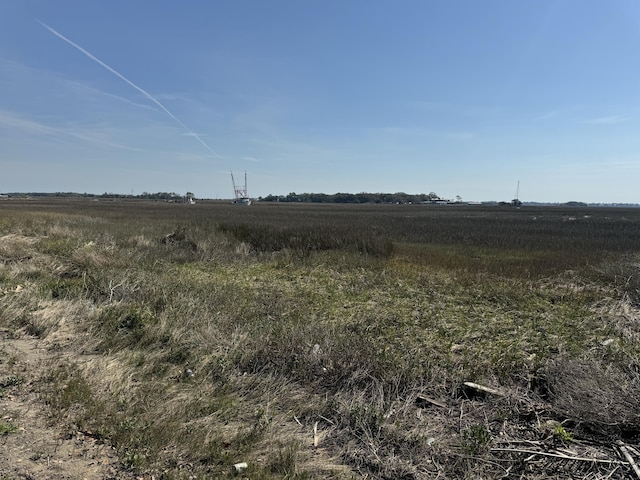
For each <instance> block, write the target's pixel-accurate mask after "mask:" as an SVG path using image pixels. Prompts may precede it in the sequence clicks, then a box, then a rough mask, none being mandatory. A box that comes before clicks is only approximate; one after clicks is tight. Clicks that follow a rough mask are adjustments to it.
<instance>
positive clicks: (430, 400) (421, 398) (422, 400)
mask: <svg viewBox="0 0 640 480" xmlns="http://www.w3.org/2000/svg"><path fill="white" fill-rule="evenodd" d="M416 402H419V403H430V404H431V405H435V406H436V407H440V408H447V405H446V404H444V403H442V402H441V401H439V400H435V399H433V398H429V397H425V396H424V395H417V396H416Z"/></svg>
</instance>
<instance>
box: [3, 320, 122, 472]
mask: <svg viewBox="0 0 640 480" xmlns="http://www.w3.org/2000/svg"><path fill="white" fill-rule="evenodd" d="M0 342H1V343H0V385H1V386H2V387H3V388H0V419H1V420H2V424H3V425H10V426H15V427H17V429H16V431H15V432H13V433H5V434H4V435H2V436H0V478H3V479H4V478H7V479H38V480H40V479H47V480H61V479H74V480H76V479H87V480H93V479H96V480H97V479H101V480H102V479H123V478H133V477H131V476H130V475H129V474H128V473H127V472H125V471H123V470H122V469H121V467H120V464H119V462H118V459H117V457H116V455H115V452H114V451H113V450H112V448H111V447H110V446H108V445H105V444H104V443H101V442H100V441H98V440H96V439H94V438H92V437H91V436H90V435H89V434H88V433H87V432H85V433H83V432H77V431H75V432H74V431H63V430H61V429H60V428H58V427H57V426H55V425H52V424H51V423H50V421H49V412H48V407H47V406H46V405H45V404H44V401H43V400H42V398H41V396H40V394H39V380H40V379H41V376H42V375H43V373H44V372H45V370H46V368H45V365H46V366H47V367H51V366H52V365H55V362H60V361H62V357H61V356H60V355H59V354H56V353H52V352H51V351H50V350H48V349H47V348H46V344H45V343H44V342H43V341H41V340H39V339H37V338H34V337H28V336H23V337H21V338H13V335H12V334H10V333H9V332H0Z"/></svg>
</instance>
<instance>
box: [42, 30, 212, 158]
mask: <svg viewBox="0 0 640 480" xmlns="http://www.w3.org/2000/svg"><path fill="white" fill-rule="evenodd" d="M36 21H37V22H38V23H39V24H40V25H42V26H43V27H44V28H46V29H47V30H49V31H50V32H51V33H53V34H54V35H55V36H56V37H58V38H59V39H61V40H64V41H65V42H66V43H68V44H69V45H71V46H72V47H74V48H75V49H77V50H79V51H80V52H81V53H83V54H84V55H85V56H87V57H88V58H90V59H91V60H93V61H94V62H96V63H97V64H98V65H100V66H101V67H103V68H105V69H106V70H108V71H109V72H111V73H113V74H114V75H115V76H116V77H118V78H119V79H121V80H122V81H124V82H126V83H127V84H128V85H129V86H131V87H132V88H134V89H136V90H137V91H138V92H140V93H141V94H142V95H144V96H145V97H147V98H148V99H149V100H151V101H152V102H153V103H155V104H156V105H157V106H158V107H160V109H161V110H162V111H164V112H165V113H166V114H167V115H169V116H170V117H171V118H172V119H173V120H174V121H175V122H176V123H178V124H179V125H180V126H181V127H182V128H184V129H185V130H186V131H187V132H188V133H189V134H191V136H193V137H194V138H195V139H196V140H197V141H198V142H200V144H202V146H204V147H205V148H206V149H207V150H208V151H209V152H211V154H212V155H214V156H215V157H216V158H222V157H220V155H218V154H217V153H216V152H215V151H214V150H213V148H211V147H210V146H209V145H208V144H207V143H206V142H205V141H204V140H202V138H200V137H199V136H198V135H197V134H195V133H193V132H192V131H191V130H190V129H189V128H188V127H187V126H186V125H185V124H184V123H182V121H181V120H180V119H179V118H178V117H176V116H175V115H174V114H173V113H171V112H170V111H169V110H168V109H167V108H166V107H165V106H164V105H163V104H162V103H160V101H158V100H157V99H156V98H155V97H154V96H153V95H151V94H150V93H148V92H147V91H146V90H144V89H143V88H141V87H139V86H138V85H136V84H135V83H133V82H132V81H131V80H129V79H128V78H127V77H125V76H124V75H122V74H121V73H119V72H117V71H116V70H115V69H113V68H111V67H110V66H109V65H107V64H106V63H104V62H103V61H102V60H100V59H99V58H97V57H96V56H94V55H93V54H92V53H90V52H89V51H87V50H85V49H84V48H82V47H81V46H80V45H78V44H77V43H74V42H72V41H71V40H69V39H68V38H67V37H65V36H64V35H62V34H61V33H59V32H57V31H56V30H54V29H53V28H51V27H50V26H48V25H47V24H45V23H43V22H41V21H40V20H36Z"/></svg>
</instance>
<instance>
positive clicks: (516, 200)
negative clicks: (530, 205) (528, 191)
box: [511, 180, 522, 208]
mask: <svg viewBox="0 0 640 480" xmlns="http://www.w3.org/2000/svg"><path fill="white" fill-rule="evenodd" d="M511 205H513V206H514V207H516V208H520V206H521V205H522V202H521V201H520V180H518V186H517V187H516V196H515V198H514V199H513V200H511Z"/></svg>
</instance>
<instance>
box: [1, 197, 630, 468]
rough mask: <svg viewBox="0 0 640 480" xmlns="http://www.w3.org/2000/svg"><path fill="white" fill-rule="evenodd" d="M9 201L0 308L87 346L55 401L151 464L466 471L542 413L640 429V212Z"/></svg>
mask: <svg viewBox="0 0 640 480" xmlns="http://www.w3.org/2000/svg"><path fill="white" fill-rule="evenodd" d="M0 208H1V210H0V239H1V240H2V241H1V242H0V279H1V280H2V285H1V292H2V293H1V294H0V326H2V328H5V329H11V330H12V331H15V332H22V333H25V334H28V335H35V336H37V337H39V338H41V339H42V341H44V342H47V344H48V345H50V346H51V348H54V347H55V348H58V349H66V351H70V352H75V357H74V356H70V357H68V358H71V359H70V360H67V361H64V362H61V363H59V364H57V365H51V366H50V370H49V375H48V376H46V377H45V380H44V381H43V382H42V385H41V389H42V395H43V396H44V398H46V399H47V401H48V402H49V404H50V405H51V407H52V408H51V412H52V421H56V422H66V423H69V424H71V425H73V426H74V428H77V429H81V430H83V431H88V432H91V433H92V435H96V436H99V437H100V438H101V439H103V440H104V441H106V442H109V443H111V444H112V445H113V446H114V447H115V448H116V449H117V451H118V452H119V453H120V456H121V460H122V462H123V465H124V466H125V467H126V468H127V469H129V470H132V471H135V472H137V473H139V474H143V473H145V472H147V473H153V472H155V473H158V472H164V473H163V475H166V478H172V477H171V475H173V476H174V477H173V478H183V476H184V475H187V476H188V475H191V476H195V477H196V478H225V477H233V476H234V475H236V473H235V470H234V468H233V465H234V464H235V463H238V462H242V461H246V462H247V463H248V465H249V466H248V468H247V470H246V474H247V475H250V476H251V478H264V479H268V478H300V479H302V478H360V477H362V478H389V479H391V478H432V477H433V478H435V477H436V476H439V475H440V476H442V475H444V476H449V477H461V476H462V477H464V476H469V475H473V474H474V472H479V471H480V470H481V467H480V463H476V461H475V460H473V458H474V457H484V456H489V455H490V446H491V444H492V443H491V442H492V439H493V438H494V437H495V436H496V435H498V434H499V435H502V436H505V435H507V436H508V435H514V436H515V435H517V434H518V432H523V431H527V435H528V438H537V437H536V435H538V434H537V433H535V428H534V426H532V425H531V424H530V422H531V421H532V420H531V419H533V418H539V417H540V416H545V415H546V416H547V417H549V416H554V415H556V416H559V417H562V418H563V419H572V421H573V422H575V425H574V424H572V425H571V430H570V431H571V433H572V434H573V435H587V434H589V435H591V436H594V435H595V436H597V435H618V436H623V437H624V438H625V439H629V438H637V436H638V435H640V422H639V421H638V418H637V415H636V414H635V409H634V407H633V400H632V399H633V398H637V395H638V392H639V390H638V388H640V387H639V386H638V381H639V380H638V376H637V370H634V368H635V367H633V365H636V366H637V365H638V364H639V358H640V350H639V348H640V347H638V345H639V343H638V342H637V339H638V337H639V336H640V335H639V333H638V329H637V308H636V307H637V299H638V298H639V296H638V285H639V284H638V281H637V265H638V259H637V256H636V255H637V253H636V249H637V247H638V241H637V238H640V237H638V236H634V235H636V233H638V232H640V217H639V216H638V214H637V213H636V211H635V210H633V211H626V210H624V211H623V210H608V209H593V210H589V211H588V212H587V211H585V212H581V211H577V210H565V209H555V208H549V209H537V210H536V209H521V210H518V211H514V210H502V209H499V208H497V207H496V208H483V209H480V208H467V207H460V208H457V207H452V208H451V209H442V208H436V209H434V208H430V207H424V206H403V207H393V206H377V207H371V206H350V207H345V206H313V205H305V206H298V205H286V206H285V205H282V206H279V205H268V206H265V205H260V204H258V205H256V208H253V207H252V208H251V209H237V208H233V207H230V206H227V205H221V204H206V203H202V204H198V205H196V206H186V205H172V204H159V203H153V202H137V203H121V204H119V203H117V202H105V203H102V202H92V203H80V202H78V201H59V203H54V204H50V203H36V202H32V203H29V204H28V208H26V206H25V205H23V204H21V203H15V202H11V203H4V204H2V205H1V206H0ZM612 229H613V230H615V229H622V230H623V233H622V234H620V233H618V232H617V230H616V231H612ZM18 287H20V288H18ZM187 372H190V374H187ZM606 379H609V380H606ZM465 381H473V382H477V383H484V384H487V385H492V386H494V387H499V388H501V389H503V390H505V391H508V392H510V395H509V396H507V397H505V398H504V399H502V400H492V399H487V398H478V399H476V398H471V399H469V398H467V396H466V395H467V394H468V393H465V392H464V391H463V390H462V389H461V384H462V382H465ZM594 391H596V392H597V394H595V395H592V397H593V398H592V400H589V398H587V396H584V398H583V397H582V396H580V395H582V393H581V392H589V394H592V393H593V392H594ZM425 395H426V396H427V397H434V398H435V397H437V398H438V399H439V400H438V401H440V402H441V403H443V404H446V405H447V406H448V407H447V408H448V409H442V408H441V407H431V408H429V409H426V408H425V406H424V405H418V404H417V403H416V399H417V398H418V397H420V396H425ZM584 395H587V393H584ZM575 398H582V399H583V400H584V401H581V402H580V404H579V405H577V404H575V402H572V400H571V399H575ZM541 403H542V404H544V405H545V406H544V408H538V407H536V405H540V404H541ZM605 405H606V406H607V407H606V408H605ZM465 406H467V407H466V408H467V410H466V412H465V413H464V415H463V414H462V413H463V411H464V410H465ZM456 409H459V410H460V413H458V412H457V411H456V412H454V410H456ZM604 411H608V412H609V413H608V414H606V415H605V414H604V413H603V412H604ZM523 412H533V413H530V414H529V413H528V414H526V415H525V414H524V413H523ZM527 415H530V416H527ZM611 424H615V428H609V429H607V428H605V427H604V426H606V425H611ZM567 425H569V424H567ZM577 425H580V426H579V428H578V427H576V426H577ZM567 428H569V427H568V426H567ZM318 432H319V433H318ZM427 460H428V461H427ZM500 471H501V470H500V469H497V470H495V471H494V470H491V473H490V474H489V475H490V476H494V475H496V476H497V475H498V474H499V472H500ZM486 473H487V472H486V471H485V474H486Z"/></svg>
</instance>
